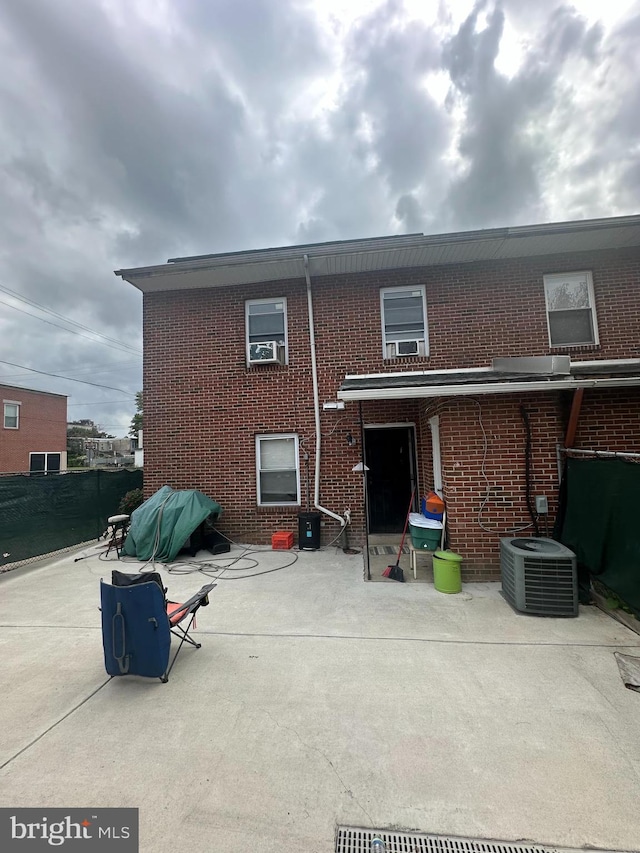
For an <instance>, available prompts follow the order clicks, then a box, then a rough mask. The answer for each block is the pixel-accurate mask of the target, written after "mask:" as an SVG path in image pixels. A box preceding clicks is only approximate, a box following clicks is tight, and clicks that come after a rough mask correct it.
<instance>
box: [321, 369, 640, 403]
mask: <svg viewBox="0 0 640 853" xmlns="http://www.w3.org/2000/svg"><path fill="white" fill-rule="evenodd" d="M408 376H409V375H408V374H405V375H398V376H393V375H390V374H388V375H387V376H386V377H384V378H381V379H380V380H379V381H376V380H375V379H373V377H358V376H346V377H345V381H344V382H343V383H342V386H341V387H340V390H339V391H338V395H337V396H338V399H339V400H344V401H345V402H349V401H365V400H409V399H416V398H424V397H458V396H470V395H481V394H482V395H484V394H530V393H533V392H534V391H574V390H576V389H577V388H629V387H640V372H639V373H638V375H634V376H606V377H587V376H577V377H566V376H561V377H558V378H554V377H548V378H545V379H541V378H540V376H535V377H531V378H526V377H523V376H518V377H509V378H507V377H503V378H501V379H496V378H493V377H492V378H491V379H490V380H489V377H488V375H487V376H485V377H483V376H482V374H481V373H476V374H475V375H474V377H473V380H472V381H458V382H456V381H455V378H456V377H455V376H452V375H451V374H449V375H448V376H447V377H446V378H445V377H444V376H443V375H442V374H438V377H436V376H434V377H433V378H432V380H431V381H429V379H426V378H423V381H422V382H418V381H411V380H408ZM416 376H420V374H416ZM422 376H424V375H422ZM483 379H484V381H483ZM447 380H450V381H447Z"/></svg>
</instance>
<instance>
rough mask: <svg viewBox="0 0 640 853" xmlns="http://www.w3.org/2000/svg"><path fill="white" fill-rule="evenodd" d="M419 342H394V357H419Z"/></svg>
mask: <svg viewBox="0 0 640 853" xmlns="http://www.w3.org/2000/svg"><path fill="white" fill-rule="evenodd" d="M420 343H421V342H420V341H396V342H395V348H396V355H419V354H420Z"/></svg>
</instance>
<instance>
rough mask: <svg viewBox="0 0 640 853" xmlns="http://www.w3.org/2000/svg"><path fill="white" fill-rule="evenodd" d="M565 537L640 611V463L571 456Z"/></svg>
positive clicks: (582, 560)
mask: <svg viewBox="0 0 640 853" xmlns="http://www.w3.org/2000/svg"><path fill="white" fill-rule="evenodd" d="M565 472H566V475H565V478H564V481H563V489H564V490H565V494H564V497H565V501H564V517H563V518H562V519H561V522H560V529H559V536H558V538H559V539H560V541H561V542H562V543H563V544H564V545H566V546H567V547H568V548H571V550H572V551H574V552H575V554H576V556H577V558H578V565H579V566H580V567H582V568H583V569H586V571H587V572H588V573H589V575H590V576H591V577H593V578H596V579H597V580H599V581H600V582H601V583H603V584H604V585H605V586H606V587H608V588H609V589H610V590H612V592H614V593H615V594H616V595H618V596H619V597H620V598H621V599H622V600H623V601H624V602H625V603H626V604H628V605H629V607H630V608H631V610H633V612H634V613H635V615H636V616H640V523H639V520H640V464H639V463H637V462H625V461H623V460H622V459H574V458H569V459H567V465H566V469H565Z"/></svg>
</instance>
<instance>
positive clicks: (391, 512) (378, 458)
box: [364, 426, 415, 533]
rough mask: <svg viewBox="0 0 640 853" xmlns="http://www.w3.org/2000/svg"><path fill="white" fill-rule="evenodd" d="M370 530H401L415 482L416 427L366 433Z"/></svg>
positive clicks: (373, 531)
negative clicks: (414, 430)
mask: <svg viewBox="0 0 640 853" xmlns="http://www.w3.org/2000/svg"><path fill="white" fill-rule="evenodd" d="M364 453H365V463H366V465H367V467H368V468H369V470H368V471H367V506H368V514H369V518H368V522H369V533H401V532H402V528H403V527H404V522H405V518H406V515H407V508H408V506H409V499H410V498H411V490H412V489H413V487H414V485H415V448H414V432H413V427H411V426H406V427H368V428H366V429H365V432H364Z"/></svg>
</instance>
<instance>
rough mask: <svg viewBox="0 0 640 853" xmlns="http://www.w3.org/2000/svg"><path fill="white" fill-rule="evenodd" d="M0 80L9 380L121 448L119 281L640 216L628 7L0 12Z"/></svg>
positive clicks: (2, 372) (404, 2) (418, 5)
mask: <svg viewBox="0 0 640 853" xmlns="http://www.w3.org/2000/svg"><path fill="white" fill-rule="evenodd" d="M0 65H1V72H0V104H1V107H0V109H1V111H2V113H1V121H0V158H1V170H0V203H1V205H2V219H1V221H2V227H1V229H0V264H1V274H0V382H4V383H8V384H12V385H20V386H25V387H31V388H37V389H41V390H46V391H53V392H56V393H60V394H67V395H68V396H69V401H68V403H69V409H68V415H69V420H77V419H80V418H90V419H92V420H94V421H96V422H97V423H99V424H100V425H101V427H102V428H103V429H105V430H106V431H107V432H110V433H112V434H115V435H118V436H120V435H125V434H126V433H127V430H128V425H129V421H130V419H131V416H132V415H133V412H134V411H135V405H134V400H133V397H134V394H135V392H136V391H137V390H139V389H140V388H141V386H142V378H141V365H142V358H141V348H142V340H141V337H142V336H141V325H142V316H141V314H142V312H141V306H142V299H141V296H140V294H139V293H138V291H136V290H135V289H134V288H133V287H131V286H130V285H128V284H126V283H125V282H123V281H122V280H121V279H119V278H116V277H115V276H114V275H113V270H114V269H120V268H123V267H132V266H139V265H147V264H156V263H163V262H164V261H166V260H167V258H170V257H174V256H183V255H189V254H198V253H208V252H219V251H220V252H222V251H232V250H239V249H254V248H264V247H267V246H276V245H287V244H294V243H302V242H314V241H322V240H329V239H348V238H356V237H374V236H381V235H385V234H396V233H407V232H416V231H417V232H423V233H425V234H433V233H437V232H442V231H458V230H465V229H470V228H487V227H494V226H502V225H525V224H532V223H538V222H548V221H560V220H567V219H583V218H591V217H601V216H614V215H623V214H631V213H637V212H639V211H640V204H639V203H638V198H639V193H640V86H639V85H638V84H639V82H640V0H636V2H627V0H607V2H606V3H605V2H602V0H598V2H594V0H575V2H573V3H571V2H566V3H561V2H556V0H535V2H533V1H532V0H502V2H499V0H486V2H477V3H475V4H474V3H472V2H467V0H452V2H448V3H447V2H440V3H438V2H429V0H421V1H420V2H419V1H418V0H386V1H385V0H383V2H378V0H316V2H312V0H102V2H100V0H3V3H2V4H1V5H0ZM7 290H8V291H11V293H8V292H7ZM18 296H19V297H20V299H18V298H17V297H18ZM24 300H26V301H24ZM36 306H41V307H44V308H46V309H48V311H49V312H53V313H44V312H43V311H41V310H39V309H38V308H37V307H36ZM25 312H28V313H25ZM29 314H31V315H36V316H37V317H40V318H42V319H36V317H35V316H29ZM64 318H67V319H68V320H70V321H73V324H74V325H70V324H69V322H67V321H66V320H65V319H64ZM43 320H46V321H47V322H43ZM54 324H55V325H54ZM76 324H77V325H76ZM59 327H64V328H59ZM65 329H66V330H67V331H65ZM69 329H71V330H73V331H69ZM95 333H100V335H103V336H105V337H98V335H97V334H95ZM118 341H119V342H121V343H120V344H118V343H117V342H118ZM6 362H11V363H12V364H13V365H20V366H19V367H15V366H12V364H7V363H6ZM25 368H32V369H35V370H37V371H43V372H47V373H56V374H60V375H61V376H65V377H73V378H75V379H82V380H84V381H86V382H92V383H95V384H97V385H105V386H110V387H109V388H97V387H93V386H92V385H87V384H81V383H79V382H74V381H69V380H64V379H57V378H54V377H51V376H46V375H44V373H35V372H32V371H29V370H26V369H25Z"/></svg>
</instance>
